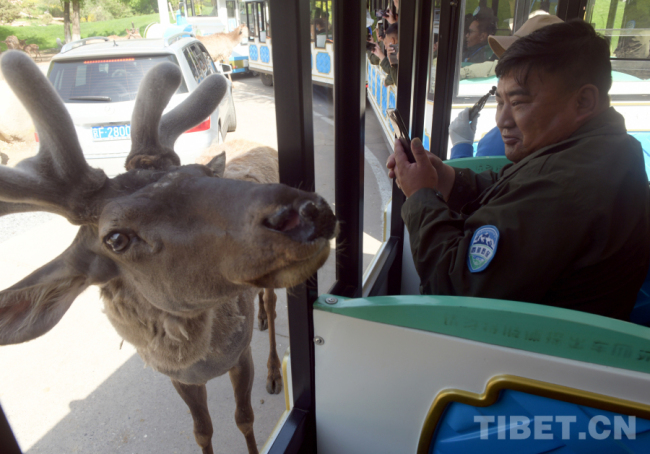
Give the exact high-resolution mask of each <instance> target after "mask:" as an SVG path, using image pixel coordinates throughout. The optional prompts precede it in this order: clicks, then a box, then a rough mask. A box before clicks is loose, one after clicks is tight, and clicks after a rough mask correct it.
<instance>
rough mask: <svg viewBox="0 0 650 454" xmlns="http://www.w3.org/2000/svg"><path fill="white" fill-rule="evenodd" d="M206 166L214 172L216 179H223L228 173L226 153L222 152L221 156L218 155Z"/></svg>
mask: <svg viewBox="0 0 650 454" xmlns="http://www.w3.org/2000/svg"><path fill="white" fill-rule="evenodd" d="M206 166H207V167H209V168H210V170H212V172H214V176H215V177H219V178H223V174H224V172H225V171H226V152H225V151H222V152H221V153H220V154H218V155H216V156H215V157H214V158H212V159H211V160H210V162H208V163H207V164H206Z"/></svg>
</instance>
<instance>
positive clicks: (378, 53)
mask: <svg viewBox="0 0 650 454" xmlns="http://www.w3.org/2000/svg"><path fill="white" fill-rule="evenodd" d="M372 53H373V54H374V55H376V56H377V57H379V61H382V60H383V59H384V58H386V55H385V54H384V53H383V52H382V50H381V47H380V46H379V45H377V46H375V50H373V51H372Z"/></svg>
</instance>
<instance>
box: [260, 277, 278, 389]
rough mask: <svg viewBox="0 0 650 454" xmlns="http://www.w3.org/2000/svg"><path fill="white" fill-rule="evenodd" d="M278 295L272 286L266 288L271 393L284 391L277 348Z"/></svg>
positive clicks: (268, 386)
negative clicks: (276, 310) (276, 304)
mask: <svg viewBox="0 0 650 454" xmlns="http://www.w3.org/2000/svg"><path fill="white" fill-rule="evenodd" d="M277 299H278V298H277V296H275V292H274V291H273V289H272V288H267V289H264V306H265V308H266V317H267V319H268V323H269V349H270V350H269V360H268V362H267V363H266V367H267V368H268V375H267V376H266V390H267V391H268V393H269V394H280V391H282V374H281V373H280V365H281V363H280V358H279V357H278V352H277V351H276V348H275V317H276V313H275V302H276V301H277Z"/></svg>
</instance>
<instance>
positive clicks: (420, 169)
mask: <svg viewBox="0 0 650 454" xmlns="http://www.w3.org/2000/svg"><path fill="white" fill-rule="evenodd" d="M411 151H412V152H413V156H414V157H415V163H414V164H412V163H410V162H408V158H407V157H406V154H405V153H404V148H403V146H402V143H401V142H400V141H399V140H396V141H395V153H394V154H392V155H390V156H389V157H388V161H386V167H387V168H388V178H396V177H397V178H396V180H395V181H396V183H397V186H398V187H399V188H400V189H401V190H402V191H403V192H404V194H405V195H406V196H407V197H410V196H411V195H412V194H415V192H416V191H417V190H418V189H422V188H423V187H428V188H433V189H436V190H438V191H440V193H441V194H442V196H443V197H444V199H445V200H449V195H450V194H451V190H452V188H453V187H454V182H455V181H456V172H454V169H453V167H451V166H448V165H447V164H445V163H444V162H442V160H441V159H440V158H439V157H437V156H435V155H434V154H432V153H429V152H428V151H426V150H425V149H424V146H423V145H422V142H421V141H420V139H413V141H412V142H411ZM400 155H401V156H402V157H403V160H402V161H400V160H399V158H398V156H400ZM418 156H419V157H420V161H418ZM425 160H426V161H429V164H430V167H429V166H427V165H426V164H425V163H424V162H423V161H425ZM398 167H401V170H400V169H398ZM411 172H413V173H412V174H411ZM433 172H435V184H434V183H433V182H432V181H430V180H429V181H425V182H424V184H423V182H422V181H421V179H420V178H421V177H424V178H425V179H426V178H433ZM421 173H424V175H422V174H421ZM416 174H417V175H416ZM412 176H413V177H416V176H417V178H418V182H415V183H410V182H409V183H407V182H405V181H404V179H405V178H406V179H409V178H411V177H412ZM405 183H406V185H407V187H406V188H405V187H404V186H403V184H405ZM416 186H417V188H416Z"/></svg>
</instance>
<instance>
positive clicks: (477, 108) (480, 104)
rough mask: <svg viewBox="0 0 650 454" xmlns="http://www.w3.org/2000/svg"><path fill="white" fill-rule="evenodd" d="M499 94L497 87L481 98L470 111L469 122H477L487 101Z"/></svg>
mask: <svg viewBox="0 0 650 454" xmlns="http://www.w3.org/2000/svg"><path fill="white" fill-rule="evenodd" d="M496 92H497V87H492V90H490V91H488V92H487V93H486V94H485V95H483V96H481V99H479V100H478V101H477V102H476V104H474V105H473V106H472V108H471V109H469V121H470V122H471V121H474V120H476V116H477V115H478V114H479V112H480V111H481V110H483V107H485V103H486V102H487V100H488V99H489V98H490V96H492V95H493V94H495V93H496Z"/></svg>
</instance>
